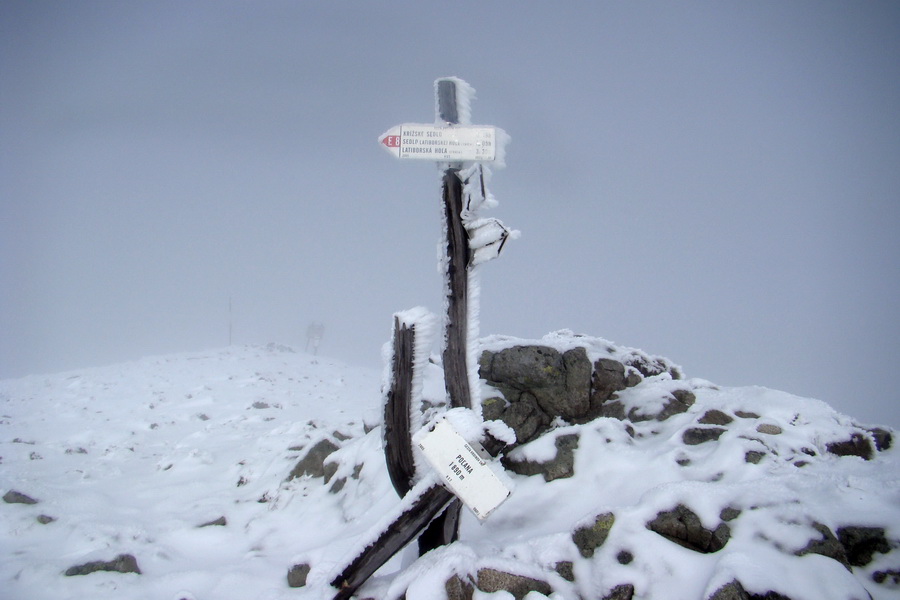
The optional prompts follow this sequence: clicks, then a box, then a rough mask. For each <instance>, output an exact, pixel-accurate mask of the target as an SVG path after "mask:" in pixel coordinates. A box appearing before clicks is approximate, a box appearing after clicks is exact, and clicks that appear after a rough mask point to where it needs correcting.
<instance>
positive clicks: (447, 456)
mask: <svg viewBox="0 0 900 600" xmlns="http://www.w3.org/2000/svg"><path fill="white" fill-rule="evenodd" d="M418 446H419V449H420V450H421V451H422V453H423V454H424V455H425V459H426V460H427V461H428V463H429V464H430V465H431V466H432V467H433V468H434V470H435V471H437V472H438V474H439V475H440V477H441V479H442V480H443V481H444V483H446V484H447V485H448V486H449V487H450V490H451V491H452V492H453V493H454V494H455V495H456V497H457V498H459V499H460V500H462V501H463V503H464V504H465V505H466V506H468V507H469V509H470V510H471V511H472V512H473V513H475V516H476V517H478V518H479V519H481V520H484V519H486V518H487V517H488V515H490V514H491V512H492V511H493V510H494V509H496V508H497V507H498V506H500V505H501V504H503V502H504V501H505V500H506V499H507V498H508V497H509V494H510V490H509V488H508V487H507V486H506V484H504V483H503V481H501V479H500V478H499V477H497V474H496V473H494V471H493V470H492V469H491V466H490V465H489V464H488V463H487V460H486V458H487V457H488V456H489V455H488V454H487V452H485V450H484V448H482V447H481V445H480V444H478V443H475V444H470V443H469V442H467V441H466V440H465V439H463V437H462V436H461V435H459V433H457V432H456V430H455V429H454V428H453V426H452V425H450V423H449V422H448V421H447V420H446V419H441V420H440V421H438V422H437V423H436V424H435V425H433V426H432V428H431V431H429V432H428V433H426V434H425V435H422V436H421V437H418Z"/></svg>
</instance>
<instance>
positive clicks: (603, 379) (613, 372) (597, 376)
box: [591, 358, 628, 413]
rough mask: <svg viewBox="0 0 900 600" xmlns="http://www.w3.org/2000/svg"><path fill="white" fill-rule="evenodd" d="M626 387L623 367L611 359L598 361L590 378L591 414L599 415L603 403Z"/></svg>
mask: <svg viewBox="0 0 900 600" xmlns="http://www.w3.org/2000/svg"><path fill="white" fill-rule="evenodd" d="M626 387H628V386H627V379H626V377H625V365H623V364H622V363H620V362H619V361H617V360H613V359H611V358H601V359H599V360H598V361H597V362H595V363H594V373H593V375H592V377H591V412H594V413H599V411H600V410H601V407H602V405H603V403H604V402H606V401H607V400H610V399H611V398H613V395H614V394H615V393H616V392H618V391H621V390H624V389H625V388H626Z"/></svg>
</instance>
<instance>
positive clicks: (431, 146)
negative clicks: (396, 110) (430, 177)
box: [378, 123, 497, 162]
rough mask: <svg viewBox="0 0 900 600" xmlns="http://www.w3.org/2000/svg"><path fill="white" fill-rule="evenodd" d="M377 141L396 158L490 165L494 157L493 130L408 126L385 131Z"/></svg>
mask: <svg viewBox="0 0 900 600" xmlns="http://www.w3.org/2000/svg"><path fill="white" fill-rule="evenodd" d="M378 141H379V142H380V143H381V145H382V146H384V148H385V149H386V150H387V151H388V152H390V153H391V154H393V155H394V156H396V157H398V158H416V159H420V160H433V161H451V162H463V161H483V162H491V161H493V160H494V159H495V158H496V157H497V130H496V128H494V127H485V126H466V125H447V126H441V125H420V124H412V123H407V124H405V125H397V126H396V127H392V128H391V129H389V130H387V131H386V132H385V133H384V134H383V135H382V136H381V137H380V138H378Z"/></svg>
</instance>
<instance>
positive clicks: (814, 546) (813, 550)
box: [796, 523, 850, 570]
mask: <svg viewBox="0 0 900 600" xmlns="http://www.w3.org/2000/svg"><path fill="white" fill-rule="evenodd" d="M812 527H813V529H815V530H816V531H818V532H819V534H821V537H819V538H818V539H812V540H810V541H809V543H808V544H806V546H805V547H804V548H802V549H800V550H798V551H797V552H796V554H797V556H804V555H806V554H820V555H822V556H827V557H828V558H833V559H834V560H836V561H838V562H839V563H841V564H842V565H844V566H845V567H846V568H847V569H848V570H849V569H850V563H849V562H847V552H846V550H845V549H844V546H843V545H842V544H841V543H840V542H839V541H838V539H837V538H836V537H835V536H834V533H832V532H831V529H829V528H828V527H827V526H825V525H823V524H821V523H813V524H812Z"/></svg>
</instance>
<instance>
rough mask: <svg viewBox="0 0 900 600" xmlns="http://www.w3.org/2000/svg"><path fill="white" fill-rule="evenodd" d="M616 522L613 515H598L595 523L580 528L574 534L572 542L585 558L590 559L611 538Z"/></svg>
mask: <svg viewBox="0 0 900 600" xmlns="http://www.w3.org/2000/svg"><path fill="white" fill-rule="evenodd" d="M615 522H616V515H614V514H613V513H603V514H601V515H597V518H596V519H594V522H593V523H592V524H590V525H586V526H584V527H579V528H578V529H576V530H575V531H574V532H572V541H573V542H575V546H576V547H577V548H578V552H580V553H581V556H583V557H584V558H590V557H592V556H593V555H594V552H596V550H597V548H599V547H600V546H602V545H603V543H604V542H605V541H606V538H607V537H609V530H610V529H612V526H613V524H614V523H615Z"/></svg>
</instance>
